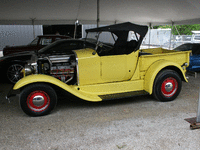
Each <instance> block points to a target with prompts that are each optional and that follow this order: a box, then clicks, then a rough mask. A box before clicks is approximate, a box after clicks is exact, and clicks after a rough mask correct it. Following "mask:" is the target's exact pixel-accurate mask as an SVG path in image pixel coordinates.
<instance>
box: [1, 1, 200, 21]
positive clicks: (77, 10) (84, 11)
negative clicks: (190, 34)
mask: <svg viewBox="0 0 200 150" xmlns="http://www.w3.org/2000/svg"><path fill="white" fill-rule="evenodd" d="M97 1H98V0H3V1H0V7H1V9H0V14H1V15H0V24H4V25H5V24H24V25H29V24H35V25H36V24H37V25H47V24H48V25H49V24H51V25H52V24H74V23H75V21H76V20H79V22H80V23H81V24H95V23H96V22H97ZM99 19H100V20H99V21H100V24H114V23H120V22H127V21H129V22H133V23H137V24H148V25H149V24H151V25H158V24H171V23H172V22H173V23H174V24H199V23H200V1H199V0H137V1H136V0H99Z"/></svg>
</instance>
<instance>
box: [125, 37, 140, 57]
mask: <svg viewBox="0 0 200 150" xmlns="http://www.w3.org/2000/svg"><path fill="white" fill-rule="evenodd" d="M137 45H138V42H137V41H136V40H131V41H129V42H127V47H126V54H130V53H132V52H133V51H135V50H136V48H137Z"/></svg>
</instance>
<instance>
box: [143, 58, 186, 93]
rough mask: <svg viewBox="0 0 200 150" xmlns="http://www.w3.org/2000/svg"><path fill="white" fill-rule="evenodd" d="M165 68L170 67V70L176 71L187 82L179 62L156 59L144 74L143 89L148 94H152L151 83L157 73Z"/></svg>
mask: <svg viewBox="0 0 200 150" xmlns="http://www.w3.org/2000/svg"><path fill="white" fill-rule="evenodd" d="M165 68H170V69H172V70H175V71H178V72H177V73H178V74H179V75H180V77H181V78H182V79H183V80H184V81H185V82H188V81H187V79H186V77H185V73H184V71H183V69H182V68H181V66H180V65H179V64H177V63H175V62H170V61H167V60H158V61H156V62H155V63H153V64H152V65H151V66H150V67H149V68H148V70H147V72H146V74H145V78H144V90H145V91H147V92H148V93H149V94H152V92H153V84H154V80H155V78H156V76H157V74H158V73H159V72H160V71H161V70H163V69H165Z"/></svg>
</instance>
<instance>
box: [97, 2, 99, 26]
mask: <svg viewBox="0 0 200 150" xmlns="http://www.w3.org/2000/svg"><path fill="white" fill-rule="evenodd" d="M98 27H99V0H97V28H98Z"/></svg>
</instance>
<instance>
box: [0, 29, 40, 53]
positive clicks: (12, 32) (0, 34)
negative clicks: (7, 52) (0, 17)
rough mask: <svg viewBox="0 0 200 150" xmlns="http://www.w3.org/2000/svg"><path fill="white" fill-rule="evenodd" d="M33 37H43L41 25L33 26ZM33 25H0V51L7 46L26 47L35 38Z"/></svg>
mask: <svg viewBox="0 0 200 150" xmlns="http://www.w3.org/2000/svg"><path fill="white" fill-rule="evenodd" d="M34 32H35V37H36V36H37V35H43V27H42V25H35V26H34ZM34 32H33V25H0V51H1V50H3V48H4V47H5V46H7V45H9V46H18V45H27V44H29V43H30V42H31V41H32V40H33V39H34V38H35V37H34Z"/></svg>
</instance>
